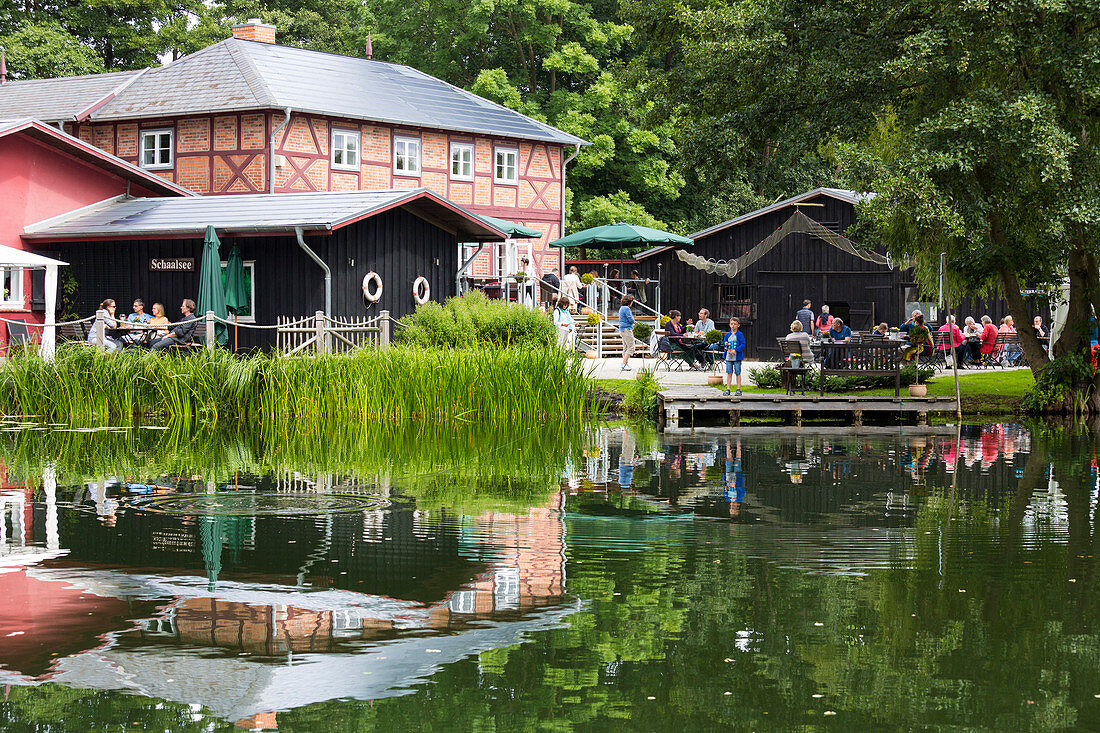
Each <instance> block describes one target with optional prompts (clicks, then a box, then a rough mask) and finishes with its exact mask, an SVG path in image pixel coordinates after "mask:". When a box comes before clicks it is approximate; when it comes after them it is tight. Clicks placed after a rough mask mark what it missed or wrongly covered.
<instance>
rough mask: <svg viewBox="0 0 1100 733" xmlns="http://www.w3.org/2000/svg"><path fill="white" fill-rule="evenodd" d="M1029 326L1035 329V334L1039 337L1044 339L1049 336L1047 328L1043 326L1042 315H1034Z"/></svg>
mask: <svg viewBox="0 0 1100 733" xmlns="http://www.w3.org/2000/svg"><path fill="white" fill-rule="evenodd" d="M1031 327H1032V328H1034V329H1035V336H1036V337H1038V338H1041V339H1045V338H1047V337H1048V336H1050V334H1049V333H1047V330H1046V329H1045V328H1043V317H1042V316H1035V318H1034V319H1032V321H1031Z"/></svg>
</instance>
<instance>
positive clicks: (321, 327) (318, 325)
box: [313, 311, 326, 354]
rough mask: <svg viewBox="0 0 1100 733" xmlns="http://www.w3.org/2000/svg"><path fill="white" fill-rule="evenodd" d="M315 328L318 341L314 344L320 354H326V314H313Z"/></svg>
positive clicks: (317, 312) (320, 312) (318, 312)
mask: <svg viewBox="0 0 1100 733" xmlns="http://www.w3.org/2000/svg"><path fill="white" fill-rule="evenodd" d="M313 328H314V331H315V332H316V336H317V339H316V340H315V341H314V342H313V346H314V348H315V349H317V353H318V354H323V353H325V345H326V344H325V312H324V311H316V312H315V313H314V314H313Z"/></svg>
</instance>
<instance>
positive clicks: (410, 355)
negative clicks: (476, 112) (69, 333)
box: [0, 346, 587, 434]
mask: <svg viewBox="0 0 1100 733" xmlns="http://www.w3.org/2000/svg"><path fill="white" fill-rule="evenodd" d="M586 393H587V382H586V379H585V375H584V369H583V365H582V363H581V362H580V360H578V359H577V358H576V357H575V356H573V355H571V354H568V353H566V352H565V351H563V350H561V349H556V348H543V349H532V348H527V347H523V346H510V347H497V348H484V347H481V348H457V349H440V348H426V347H422V346H398V347H394V348H390V349H381V350H379V349H362V350H359V351H355V352H352V353H351V354H343V355H310V356H294V357H281V356H276V355H254V356H234V355H233V354H230V353H227V352H225V351H220V350H213V351H206V350H203V351H202V352H200V353H197V354H194V355H190V356H186V357H182V358H179V357H176V356H173V355H165V354H154V353H150V352H144V351H136V350H134V351H125V352H123V353H120V354H103V353H100V352H98V351H96V350H94V349H89V348H87V347H83V346H73V347H63V348H60V349H58V351H57V357H56V360H55V361H54V362H53V363H47V362H46V361H44V360H42V359H41V358H39V357H38V356H37V355H35V354H27V355H25V356H21V357H19V358H12V359H8V360H7V362H6V363H5V364H4V365H3V367H0V410H2V411H3V412H4V413H5V414H7V415H19V416H27V417H34V418H37V419H40V420H55V421H65V422H74V423H81V424H104V423H107V422H110V421H112V420H113V421H118V420H126V421H129V420H130V419H132V418H133V417H134V416H141V415H145V416H158V417H161V418H164V419H171V420H178V421H183V422H191V421H201V422H207V423H218V422H227V421H228V422H243V421H245V420H253V421H256V420H258V421H261V422H263V424H264V425H265V427H266V428H268V429H271V430H276V431H279V432H281V433H284V434H285V433H288V432H291V431H296V430H300V429H301V428H302V426H303V425H305V426H315V427H326V428H332V429H339V428H340V426H341V425H344V424H346V423H347V422H348V421H391V420H414V421H422V422H434V423H462V422H475V421H479V422H484V423H491V424H497V425H499V424H505V423H511V422H530V423H531V424H537V422H538V421H545V420H572V419H576V418H579V417H581V416H582V415H583V414H585V412H586V410H587V406H586V401H585V397H586Z"/></svg>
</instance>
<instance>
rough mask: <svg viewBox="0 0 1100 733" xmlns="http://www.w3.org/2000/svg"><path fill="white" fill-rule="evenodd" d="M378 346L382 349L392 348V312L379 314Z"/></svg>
mask: <svg viewBox="0 0 1100 733" xmlns="http://www.w3.org/2000/svg"><path fill="white" fill-rule="evenodd" d="M378 346H379V348H382V349H388V348H389V347H390V312H389V311H382V312H381V313H379V314H378Z"/></svg>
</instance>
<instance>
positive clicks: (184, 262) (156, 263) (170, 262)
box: [149, 257, 195, 272]
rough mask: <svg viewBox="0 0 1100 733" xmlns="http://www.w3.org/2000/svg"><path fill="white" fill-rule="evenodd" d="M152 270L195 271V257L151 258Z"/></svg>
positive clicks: (150, 267) (150, 269) (150, 265)
mask: <svg viewBox="0 0 1100 733" xmlns="http://www.w3.org/2000/svg"><path fill="white" fill-rule="evenodd" d="M149 271H150V272H194V271H195V258H194V257H153V258H150V260H149Z"/></svg>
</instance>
